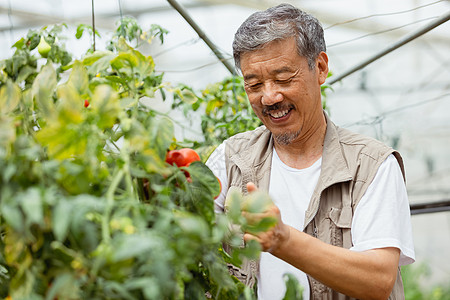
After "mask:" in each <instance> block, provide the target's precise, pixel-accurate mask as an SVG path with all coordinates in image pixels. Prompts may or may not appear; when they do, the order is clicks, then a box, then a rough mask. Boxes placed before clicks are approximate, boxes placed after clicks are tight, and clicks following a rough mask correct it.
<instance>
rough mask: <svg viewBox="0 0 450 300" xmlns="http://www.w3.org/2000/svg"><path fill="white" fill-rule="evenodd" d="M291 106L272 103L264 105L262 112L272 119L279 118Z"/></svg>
mask: <svg viewBox="0 0 450 300" xmlns="http://www.w3.org/2000/svg"><path fill="white" fill-rule="evenodd" d="M293 108H294V107H293V106H292V105H289V106H281V105H279V104H274V105H272V106H267V107H264V108H263V111H262V112H263V113H264V114H265V115H266V116H270V117H271V118H273V119H281V118H283V117H285V116H287V115H288V114H289V112H290V111H291V110H292V109H293Z"/></svg>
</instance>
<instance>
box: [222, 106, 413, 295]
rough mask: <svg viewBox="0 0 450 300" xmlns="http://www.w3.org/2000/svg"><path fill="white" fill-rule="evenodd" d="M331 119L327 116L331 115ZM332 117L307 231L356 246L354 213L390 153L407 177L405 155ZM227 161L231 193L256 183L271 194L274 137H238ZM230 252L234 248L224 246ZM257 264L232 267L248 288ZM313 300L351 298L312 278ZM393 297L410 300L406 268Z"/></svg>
mask: <svg viewBox="0 0 450 300" xmlns="http://www.w3.org/2000/svg"><path fill="white" fill-rule="evenodd" d="M325 116H326V114H325ZM326 119H327V132H326V135H325V140H324V149H323V153H322V168H321V173H320V177H319V180H318V183H317V186H316V187H315V190H314V193H313V196H312V198H311V201H310V203H309V207H308V209H307V211H306V215H305V230H304V232H306V233H308V234H310V235H312V236H315V237H317V238H318V239H320V240H322V241H324V242H326V243H328V244H331V245H335V246H339V247H344V248H347V249H348V248H350V247H351V246H352V239H351V232H350V228H351V224H352V217H353V212H354V211H355V209H356V206H357V204H358V202H359V200H360V199H361V197H362V196H363V195H364V193H365V191H366V189H367V188H368V186H369V185H370V183H371V182H372V180H373V178H374V177H375V174H376V173H377V170H378V167H379V166H380V165H381V163H382V162H383V161H384V160H385V159H386V158H387V157H388V155H390V154H394V156H395V157H396V158H397V160H398V163H399V165H400V167H401V170H402V172H403V175H404V174H405V173H404V168H403V162H402V158H401V157H400V154H399V153H397V152H396V151H394V150H393V149H392V148H390V147H387V146H386V145H384V144H382V143H381V142H379V141H377V140H374V139H371V138H368V137H364V136H361V135H359V134H355V133H352V132H350V131H348V130H346V129H342V128H339V127H337V126H335V125H334V124H333V123H332V122H331V120H330V119H329V118H328V116H326ZM225 149H226V150H225V161H226V168H227V175H228V186H229V190H231V189H233V188H239V189H240V190H242V192H243V193H244V194H245V193H247V190H246V184H247V183H248V182H250V181H251V182H254V183H256V185H257V186H258V187H259V188H260V189H262V190H266V191H268V189H269V181H270V169H271V164H272V150H273V139H272V135H271V133H270V132H269V131H268V130H267V129H266V128H265V127H264V126H261V127H259V128H257V129H255V130H253V131H251V132H246V133H242V134H238V135H235V136H233V137H231V138H230V139H228V140H227V141H226V147H225ZM224 248H225V250H229V249H228V247H227V246H224ZM258 265H259V264H258V262H257V261H245V262H244V263H243V265H242V266H241V268H237V267H235V266H230V273H232V274H233V275H235V276H236V277H237V278H238V279H239V280H241V281H242V282H243V283H244V284H246V285H248V286H253V285H254V284H255V283H256V274H257V272H258ZM308 279H309V282H310V287H311V299H351V298H350V297H348V296H345V295H343V294H340V293H338V292H336V291H334V290H332V289H331V288H329V287H327V286H325V285H323V284H322V283H320V282H319V281H317V280H315V279H314V278H312V277H311V276H308ZM389 299H404V292H403V283H402V279H401V274H400V269H399V270H398V274H397V280H396V282H395V284H394V288H393V290H392V293H391V295H390V297H389Z"/></svg>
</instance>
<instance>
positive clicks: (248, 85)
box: [247, 83, 261, 90]
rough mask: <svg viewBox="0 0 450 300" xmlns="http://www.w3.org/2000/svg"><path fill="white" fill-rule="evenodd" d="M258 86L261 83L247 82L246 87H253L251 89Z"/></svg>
mask: <svg viewBox="0 0 450 300" xmlns="http://www.w3.org/2000/svg"><path fill="white" fill-rule="evenodd" d="M260 86H261V83H253V84H247V87H248V88H249V89H253V90H254V89H257V88H259V87H260Z"/></svg>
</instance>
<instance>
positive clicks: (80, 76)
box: [67, 61, 89, 95]
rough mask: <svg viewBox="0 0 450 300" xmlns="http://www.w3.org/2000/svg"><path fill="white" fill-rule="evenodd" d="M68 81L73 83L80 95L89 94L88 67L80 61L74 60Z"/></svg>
mask: <svg viewBox="0 0 450 300" xmlns="http://www.w3.org/2000/svg"><path fill="white" fill-rule="evenodd" d="M67 83H68V84H70V85H72V86H73V87H74V88H75V89H76V90H77V91H78V93H79V94H80V95H83V94H87V92H88V88H89V78H88V73H87V70H86V67H85V66H84V65H83V64H82V63H81V62H80V61H75V62H74V64H73V67H72V72H71V73H70V76H69V80H68V81H67Z"/></svg>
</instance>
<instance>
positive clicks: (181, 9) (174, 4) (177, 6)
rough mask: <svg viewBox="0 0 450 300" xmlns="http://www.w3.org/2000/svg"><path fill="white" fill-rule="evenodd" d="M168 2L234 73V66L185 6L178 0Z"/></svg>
mask: <svg viewBox="0 0 450 300" xmlns="http://www.w3.org/2000/svg"><path fill="white" fill-rule="evenodd" d="M167 2H169V3H170V5H172V7H173V8H175V9H176V10H177V11H178V12H179V13H180V15H181V16H182V17H183V18H184V19H185V20H186V22H188V23H189V25H191V27H192V29H194V30H195V32H197V34H198V36H199V37H200V38H201V39H202V40H203V41H204V42H205V43H206V45H208V47H209V48H210V49H211V50H212V51H213V53H214V54H215V55H216V57H217V58H218V59H219V60H220V61H221V62H222V64H223V65H224V66H225V67H226V68H227V69H228V71H230V73H231V74H234V73H235V72H234V67H233V66H232V65H231V64H230V63H229V62H228V60H226V59H225V58H224V57H223V56H222V53H220V51H219V49H217V46H216V45H214V43H213V42H212V41H211V40H210V39H209V38H208V36H207V35H206V34H205V32H203V30H202V29H201V28H200V27H199V26H198V25H197V24H196V23H195V21H194V20H193V19H192V18H191V16H189V14H188V13H187V11H186V10H185V9H184V7H182V6H181V4H179V3H178V2H177V1H176V0H167Z"/></svg>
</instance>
